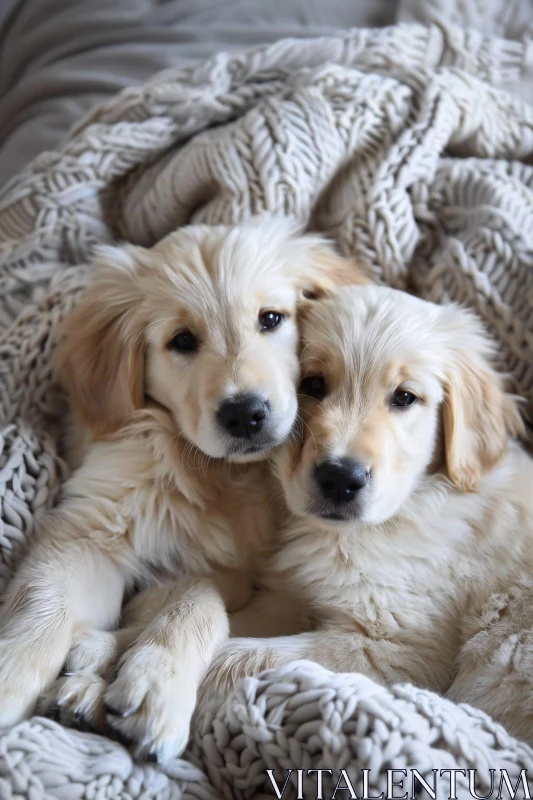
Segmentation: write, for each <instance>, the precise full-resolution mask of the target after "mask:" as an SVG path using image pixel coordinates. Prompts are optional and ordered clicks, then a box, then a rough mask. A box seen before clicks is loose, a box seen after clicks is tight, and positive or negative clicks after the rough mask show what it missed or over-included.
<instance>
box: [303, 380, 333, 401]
mask: <svg viewBox="0 0 533 800" xmlns="http://www.w3.org/2000/svg"><path fill="white" fill-rule="evenodd" d="M300 392H301V393H302V394H305V395H307V396H308V397H313V398H314V399H315V400H323V399H324V397H325V396H326V394H327V387H326V379H325V378H324V376H323V375H307V376H306V377H305V378H303V380H302V382H301V383H300Z"/></svg>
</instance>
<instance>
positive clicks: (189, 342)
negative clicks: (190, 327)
mask: <svg viewBox="0 0 533 800" xmlns="http://www.w3.org/2000/svg"><path fill="white" fill-rule="evenodd" d="M198 345H199V341H198V339H197V338H196V336H195V335H194V334H193V333H191V332H190V331H180V332H179V333H177V334H176V335H175V336H174V338H173V339H171V340H170V342H169V343H168V347H169V349H170V350H176V351H177V352H178V353H193V352H194V351H195V350H198Z"/></svg>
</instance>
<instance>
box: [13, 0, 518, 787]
mask: <svg viewBox="0 0 533 800" xmlns="http://www.w3.org/2000/svg"><path fill="white" fill-rule="evenodd" d="M431 5H433V6H436V5H437V4H435V3H433V4H431ZM489 5H490V4H489ZM502 8H503V4H502ZM532 62H533V59H532V51H531V47H530V45H529V44H528V43H527V42H526V43H519V42H517V41H506V40H503V39H497V38H490V37H486V36H484V35H482V34H481V33H479V32H475V31H473V30H470V31H465V30H464V29H462V28H459V27H454V26H452V25H449V24H447V23H445V22H444V21H443V20H442V19H440V18H439V17H438V15H437V22H436V23H434V24H429V25H428V26H424V25H421V24H406V25H399V26H395V27H393V28H385V29H380V30H357V31H352V32H349V33H346V34H345V35H343V36H339V37H337V38H330V39H320V40H312V41H299V42H296V41H282V42H280V43H278V44H276V45H274V46H270V47H268V48H263V49H259V50H255V51H253V52H250V53H247V54H245V55H241V56H237V57H232V58H229V57H225V56H220V57H217V58H216V59H214V60H213V61H210V62H209V63H207V64H204V65H201V66H199V67H195V68H187V69H183V70H171V71H167V72H166V73H164V74H161V75H158V76H157V77H156V78H154V79H153V80H152V81H151V82H150V83H148V84H146V85H144V86H142V87H140V88H137V89H128V90H127V91H125V92H123V93H122V94H121V95H119V96H118V97H116V98H115V99H113V100H112V101H111V102H109V103H107V104H106V105H104V106H101V107H98V108H97V109H96V110H95V111H94V112H93V113H92V114H91V115H90V116H89V118H87V119H85V120H84V122H83V123H82V124H81V125H80V126H79V127H78V129H77V130H76V131H74V132H73V134H72V135H71V136H70V138H69V139H68V141H67V142H66V143H65V145H64V146H63V148H62V149H61V150H60V151H58V152H54V153H47V154H44V155H43V156H41V157H40V158H38V159H37V160H36V161H35V162H33V163H32V164H31V165H30V167H29V168H28V169H27V170H26V171H25V172H24V173H23V174H21V175H20V176H18V177H17V178H16V179H15V180H14V181H13V182H12V183H11V184H10V185H9V186H8V187H7V188H6V189H5V191H4V192H3V194H2V195H1V196H0V298H1V299H0V512H1V514H0V582H1V584H2V585H5V582H6V581H7V580H8V579H9V577H10V575H11V574H12V571H13V569H14V567H15V566H16V563H17V560H18V559H19V558H20V555H21V553H22V551H23V548H24V546H25V545H26V543H27V542H28V540H29V539H30V538H31V536H32V531H33V529H34V525H35V522H36V521H37V520H38V518H39V516H40V515H41V514H42V513H43V512H44V511H45V510H46V509H47V508H48V507H50V506H51V505H52V504H53V503H54V501H55V499H56V498H57V494H58V490H59V488H60V485H61V481H62V479H63V477H64V466H63V463H62V461H61V459H60V458H59V456H58V452H57V447H56V444H57V435H58V429H59V425H60V422H61V415H62V410H63V409H62V401H61V398H60V396H59V394H58V393H57V390H56V388H55V386H54V384H53V380H52V375H51V369H50V363H51V354H52V351H53V348H54V345H55V338H56V334H55V330H56V324H57V322H58V320H59V319H60V318H61V317H62V316H63V315H64V314H65V313H66V312H67V311H68V310H69V309H70V307H71V306H72V305H73V303H74V302H75V301H76V298H77V296H78V295H79V292H80V290H81V289H82V288H83V286H84V285H85V282H86V280H87V276H88V274H89V271H90V267H89V266H87V265H88V263H89V261H90V256H91V252H92V250H93V248H94V246H95V245H97V244H100V243H102V242H110V241H112V240H114V239H116V238H117V237H122V238H125V239H129V240H131V241H134V242H138V243H142V244H150V243H152V242H154V241H156V240H157V239H158V238H159V237H161V236H163V235H164V234H166V233H167V232H168V231H170V230H171V229H173V228H175V227H176V226H178V225H183V224H185V223H188V222H207V223H217V222H237V221H239V220H241V219H243V218H245V217H247V216H248V215H251V214H253V213H257V212H260V211H263V210H268V211H274V212H280V211H283V212H284V213H285V214H288V215H294V216H295V217H297V218H299V219H300V220H301V221H302V222H303V223H304V224H306V225H308V226H309V227H311V228H314V229H318V230H321V231H325V232H326V233H327V234H329V235H330V236H331V237H332V238H334V239H335V241H336V242H337V244H338V247H339V248H340V250H341V251H342V252H344V253H346V254H351V255H354V256H356V257H357V258H358V259H360V260H361V261H363V262H364V263H365V264H367V265H368V267H369V268H370V269H371V271H372V273H373V275H374V277H375V279H376V280H379V281H383V282H386V283H388V284H391V285H393V286H395V287H398V288H403V289H408V290H410V291H414V292H416V293H418V294H420V295H421V296H423V297H426V298H430V299H432V300H436V301H438V302H445V301H449V300H455V301H459V302H461V303H465V304H467V305H469V306H471V307H472V308H474V309H475V310H476V311H477V312H478V313H479V314H480V315H481V316H482V317H483V319H484V320H485V322H486V324H487V326H488V327H489V328H490V330H491V331H492V333H493V334H494V335H495V336H496V337H497V338H498V340H499V342H500V344H501V354H502V366H503V368H504V369H505V370H506V371H507V372H508V373H510V375H511V376H512V378H513V379H514V382H515V385H516V389H517V391H518V392H520V393H521V394H522V395H523V397H524V398H525V401H526V404H525V405H526V407H529V408H531V407H532V405H533V356H532V353H533V315H532V311H531V308H532V305H533V168H532V167H531V166H530V163H531V158H532V156H533V108H531V107H530V106H529V105H526V104H525V103H524V102H523V101H522V100H521V99H519V98H518V97H517V95H516V93H515V94H511V93H507V91H506V87H507V88H512V89H514V90H515V92H516V87H517V86H518V87H519V86H520V85H521V80H522V78H524V80H525V79H526V78H527V77H528V76H529V78H531V63H532ZM291 768H292V770H293V772H292V773H290V774H289V773H288V772H287V770H289V769H291ZM317 768H327V769H330V770H332V771H333V775H332V776H331V780H332V781H333V784H332V785H333V786H334V785H335V783H336V781H337V779H338V778H339V775H340V772H339V771H340V770H341V769H345V770H346V771H347V774H348V775H349V777H350V778H351V780H352V783H353V785H354V789H355V790H356V791H357V796H361V795H360V792H361V785H362V783H361V781H362V776H363V773H362V772H361V771H362V770H365V769H366V770H369V771H368V772H367V773H365V774H366V779H367V780H368V792H369V796H373V795H379V793H380V792H381V791H385V790H386V781H387V772H386V771H387V769H393V768H398V769H405V768H408V769H417V770H419V772H420V774H421V775H422V776H425V777H426V779H427V780H428V781H430V785H432V783H431V781H432V780H433V776H434V773H433V772H432V770H435V769H437V770H450V769H451V770H453V769H459V770H463V771H464V772H465V774H464V775H463V774H462V773H460V774H459V773H458V774H457V787H458V788H457V793H458V795H457V796H458V797H461V798H462V797H467V796H470V794H469V780H470V779H471V773H470V774H469V773H468V772H467V770H474V769H477V770H478V773H477V776H476V781H477V782H476V784H475V789H476V791H477V792H478V794H479V795H481V796H482V795H483V794H487V790H488V788H489V789H490V775H489V770H490V769H491V768H492V769H495V770H496V771H497V772H496V790H495V791H497V787H498V781H499V779H500V778H499V775H500V772H498V771H501V770H506V772H505V773H504V774H505V775H506V776H508V778H509V780H511V781H512V784H513V785H514V784H515V783H516V781H517V779H518V778H519V775H520V772H521V770H522V769H530V770H531V771H532V772H531V775H532V777H533V752H532V751H531V750H530V749H529V748H528V747H526V746H525V745H523V744H521V743H519V742H518V741H516V740H513V739H512V738H511V737H510V736H509V735H508V734H507V733H506V732H505V731H504V730H503V729H502V728H501V727H499V726H498V725H496V724H494V723H493V722H492V721H491V720H490V719H489V718H488V717H486V716H485V715H484V714H482V713H480V712H478V711H475V710H473V709H470V708H468V707H465V706H461V707H457V706H454V705H453V704H452V703H450V702H448V701H446V700H444V699H442V698H439V697H437V696H436V695H433V694H431V693H430V692H427V691H422V690H418V689H415V688H413V687H411V686H395V687H393V688H391V689H385V688H382V687H379V686H377V685H375V684H374V683H372V681H370V680H368V679H366V678H364V677H363V676H360V675H332V674H330V673H327V672H325V671H324V670H323V669H321V668H319V667H317V666H316V665H313V664H310V663H303V662H302V663H298V664H295V665H293V666H292V667H290V668H287V669H284V670H282V671H280V672H277V673H267V674H264V675H263V676H260V677H259V678H257V679H252V678H250V679H247V680H246V681H244V682H243V683H242V684H241V685H240V686H239V687H237V689H236V690H235V692H234V693H233V694H232V695H231V696H230V697H229V698H228V699H227V701H226V703H225V704H224V705H223V706H222V707H221V708H218V709H213V710H208V711H205V712H204V713H203V714H202V716H201V718H199V719H198V720H197V721H196V725H195V727H194V732H193V739H192V742H191V745H190V748H189V751H188V752H187V754H186V759H179V760H176V761H175V762H173V763H171V764H170V765H168V766H167V767H166V768H165V770H162V769H160V768H158V767H156V766H155V765H153V764H135V763H134V762H133V761H132V759H131V758H130V755H129V754H128V752H127V751H126V750H125V749H124V748H123V747H122V746H120V745H119V744H118V743H116V742H112V741H109V740H106V739H104V738H101V737H98V736H95V735H91V734H88V733H80V732H75V731H71V730H67V729H64V728H62V727H61V726H59V725H58V724H56V723H55V722H53V721H49V720H45V719H39V718H34V719H31V720H29V721H27V722H24V723H22V724H20V725H18V726H16V727H15V728H14V729H12V730H10V731H8V732H5V733H4V734H3V735H2V736H1V737H0V798H1V800H8V799H9V798H13V800H14V798H21V797H25V798H32V800H45V798H46V800H49V799H50V798H62V799H63V800H69V799H70V798H85V799H86V800H89V798H124V800H126V798H141V797H142V798H146V800H155V798H158V800H163V799H164V798H165V799H166V798H176V799H177V798H181V797H183V798H185V797H188V798H198V799H201V800H208V799H209V800H211V799H212V798H216V797H221V796H223V797H227V798H233V797H235V798H256V797H258V798H259V797H261V796H264V797H270V798H272V797H274V796H276V793H278V796H279V793H280V792H282V789H283V786H284V783H285V779H286V778H287V776H288V783H287V788H286V790H285V793H284V796H285V797H294V796H296V789H295V787H297V786H298V781H299V780H302V781H304V784H303V785H304V786H305V787H306V791H307V792H308V793H307V794H306V795H305V796H307V797H315V796H316V794H317V791H316V775H314V774H313V775H307V774H305V775H304V774H303V773H298V772H297V770H298V769H300V770H304V771H306V770H307V769H317ZM267 769H273V770H275V772H274V773H271V775H272V777H270V776H269V774H268V773H267V772H266V770H267ZM502 774H503V773H502ZM325 777H326V778H327V777H328V776H327V775H326V776H325ZM400 777H401V776H400ZM397 778H398V776H396V779H397ZM273 779H274V781H275V785H274V782H273ZM309 782H310V783H309ZM326 783H327V782H326ZM326 783H325V785H326ZM340 785H341V786H346V783H344V782H342V781H341V783H340ZM313 786H314V788H313ZM407 786H408V789H409V791H410V784H407ZM275 787H277V789H276V788H275ZM330 788H331V787H330ZM404 791H405V790H404ZM440 791H441V793H440V794H437V796H438V797H448V796H450V793H449V783H448V788H444V789H441V790H440ZM504 791H505V784H504ZM291 792H292V794H291ZM324 792H325V794H324V796H331V791H330V794H329V795H328V794H327V793H326V790H324ZM395 792H396V794H397V796H401V794H402V793H403V792H401V791H400V790H399V789H398V788H397V789H395ZM337 796H339V797H348V796H350V794H349V792H347V791H346V790H345V791H344V792H342V793H340V792H339V793H338V794H337ZM352 796H353V795H352ZM504 796H505V795H504ZM517 796H522V795H521V794H520V793H519V794H518V795H517Z"/></svg>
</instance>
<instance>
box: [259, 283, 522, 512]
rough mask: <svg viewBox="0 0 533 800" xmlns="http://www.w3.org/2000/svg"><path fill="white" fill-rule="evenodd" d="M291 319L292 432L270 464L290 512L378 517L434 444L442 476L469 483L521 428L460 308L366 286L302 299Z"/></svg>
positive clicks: (413, 478) (398, 497)
mask: <svg viewBox="0 0 533 800" xmlns="http://www.w3.org/2000/svg"><path fill="white" fill-rule="evenodd" d="M302 318H303V319H302V341H303V349H302V370H303V379H302V383H301V387H300V394H301V409H300V413H301V417H302V420H303V425H302V438H301V441H300V442H299V443H298V445H297V446H296V447H294V446H292V447H291V446H290V445H287V446H286V447H284V448H282V449H281V451H280V453H279V454H278V456H277V458H276V461H275V463H276V467H277V472H278V474H279V477H280V479H281V482H282V484H283V487H284V491H285V494H286V498H287V502H288V505H289V507H290V508H291V510H292V511H293V512H294V513H296V514H298V515H303V516H306V515H312V516H318V517H320V518H322V519H327V520H337V521H339V520H340V521H343V520H344V521H348V520H354V519H358V520H360V521H361V522H365V523H369V524H377V523H381V522H384V521H386V520H388V519H390V518H391V517H392V516H393V515H394V514H396V513H397V512H398V511H399V510H400V509H401V508H402V506H403V505H404V504H405V502H406V501H407V500H408V498H409V497H410V495H411V494H412V493H413V491H414V490H415V489H416V488H417V487H418V486H419V485H420V482H421V480H422V479H423V477H424V476H425V475H427V473H428V471H430V470H432V471H433V470H434V469H435V464H436V463H437V462H438V459H439V457H440V456H441V454H440V452H439V448H440V447H444V450H445V452H444V453H443V454H442V458H441V459H440V460H441V462H442V463H443V469H444V470H446V472H447V474H448V477H449V479H450V480H451V481H452V482H453V483H454V484H455V486H456V487H457V488H458V489H460V490H463V491H475V490H476V487H477V483H478V481H479V479H480V476H481V475H482V473H483V472H485V471H487V470H490V469H491V468H492V467H493V466H494V465H495V464H496V463H497V461H498V459H499V458H500V457H501V456H502V455H503V453H504V451H505V448H506V445H507V440H508V437H509V435H516V434H518V433H520V431H521V430H522V423H521V420H520V417H519V415H518V412H517V409H516V405H515V403H514V400H513V399H512V398H511V397H510V396H509V395H506V394H505V392H504V391H503V388H502V384H501V379H500V378H499V376H498V375H497V373H496V372H495V371H494V370H493V369H492V367H491V366H490V363H489V360H488V358H489V356H490V355H491V346H490V344H489V342H488V340H487V337H486V336H485V334H484V332H483V329H482V327H481V325H480V323H479V322H478V321H477V320H476V319H475V317H474V316H473V315H472V314H470V313H469V312H466V311H464V310H460V309H458V308H456V307H440V306H437V305H434V304H432V303H427V302H424V301H422V300H419V299H417V298H415V297H411V296H409V295H407V294H404V293H402V292H397V291H394V290H392V289H386V288H378V287H371V286H368V287H357V288H356V287H353V288H345V289H342V290H339V291H337V292H335V293H334V294H332V295H331V296H330V297H328V298H325V299H323V300H321V301H320V302H319V303H316V304H315V305H314V306H311V305H309V306H307V307H305V306H304V307H302ZM441 426H442V427H443V434H442V436H441V435H440V431H441ZM442 442H443V443H444V444H443V445H442Z"/></svg>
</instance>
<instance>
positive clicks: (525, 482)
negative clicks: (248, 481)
mask: <svg viewBox="0 0 533 800" xmlns="http://www.w3.org/2000/svg"><path fill="white" fill-rule="evenodd" d="M303 344H304V347H303V370H304V378H305V376H307V377H309V376H314V377H315V378H319V379H320V381H321V383H320V385H322V386H323V388H324V396H323V397H320V398H319V399H313V398H303V399H302V412H301V413H302V416H303V419H304V421H305V425H304V426H303V428H302V437H301V441H300V442H299V443H298V444H296V445H295V444H294V443H290V444H287V445H286V446H285V447H283V448H281V450H280V451H279V452H278V454H277V455H275V457H274V461H275V467H276V472H277V475H278V478H279V480H280V482H281V485H282V487H283V492H284V495H285V498H286V502H287V505H288V507H289V508H290V510H291V512H292V514H293V518H292V521H291V522H290V523H289V524H288V525H287V526H286V528H285V529H284V531H283V534H282V541H281V547H280V550H279V554H278V556H277V557H276V559H275V562H274V565H273V567H272V569H271V572H270V574H269V575H268V576H267V578H266V579H265V582H266V585H267V588H266V589H265V590H264V592H263V594H262V596H261V597H260V598H259V599H258V600H256V601H255V602H252V604H251V606H250V608H249V609H248V610H246V609H245V610H244V611H243V612H242V613H241V614H240V615H239V627H240V631H241V632H245V633H248V634H250V635H254V626H255V624H256V616H255V614H254V606H256V605H257V604H258V603H259V604H261V605H262V607H263V609H265V608H268V605H269V601H268V597H269V593H270V597H272V598H273V597H277V598H278V602H280V598H282V597H284V602H285V605H286V607H287V608H292V607H295V605H296V604H297V605H299V607H301V608H302V609H304V610H305V611H306V614H307V615H308V617H309V618H310V619H311V621H312V628H313V629H312V630H309V631H308V632H305V633H301V634H299V635H294V636H283V637H274V638H270V639H261V638H248V639H247V638H234V639H232V640H230V641H228V642H227V644H226V645H224V646H223V648H222V649H221V650H220V652H219V654H218V655H217V656H216V658H215V661H214V663H213V665H212V667H211V669H210V672H209V674H208V678H207V680H206V684H205V692H204V695H205V696H206V697H212V696H213V695H217V694H218V695H220V694H221V693H222V694H224V693H225V692H226V691H227V690H228V688H229V687H230V686H231V685H232V684H233V683H234V681H235V680H237V679H238V678H239V677H242V676H244V675H248V674H253V673H257V672H259V671H261V670H263V669H266V668H274V667H276V668H277V667H279V666H281V665H284V664H286V663H288V662H290V661H292V660H294V659H312V660H315V661H318V662H319V663H320V664H322V665H323V666H325V667H326V668H328V669H331V670H335V671H343V672H344V671H358V672H363V673H365V674H367V675H369V676H370V677H372V678H374V679H375V680H377V681H381V682H384V683H391V682H396V681H409V682H413V683H415V684H417V685H419V686H424V687H429V688H431V689H433V690H437V691H439V692H448V693H449V695H450V696H451V697H453V698H454V699H455V700H459V701H467V702H472V703H474V704H476V705H478V706H480V707H481V708H483V709H485V710H486V711H488V712H489V713H491V714H493V715H494V716H495V717H496V718H497V719H499V720H501V721H502V722H503V723H504V724H505V725H506V726H507V727H508V729H509V730H511V731H513V732H516V733H518V734H519V735H521V736H524V737H526V738H528V739H529V740H530V741H532V740H533V702H532V697H533V679H532V678H531V675H532V674H533V671H532V667H533V657H532V655H531V653H532V652H533V648H532V646H531V639H532V635H531V633H530V631H531V630H532V629H533V626H532V623H533V611H532V610H531V609H532V608H533V606H531V602H530V600H531V594H532V589H531V578H532V576H533V495H532V492H531V487H532V486H533V462H532V460H531V458H530V457H529V456H528V455H527V454H526V453H525V452H524V450H523V449H522V448H521V447H520V446H519V445H518V444H517V443H516V441H515V439H516V438H517V437H518V436H520V435H521V434H522V433H523V425H522V422H521V419H520V416H519V413H518V410H517V405H516V402H515V399H514V398H513V397H512V396H510V395H509V394H507V393H506V392H505V391H504V387H503V385H502V380H501V378H500V377H499V375H498V374H497V373H496V372H495V371H494V370H493V368H492V367H491V364H490V358H491V356H492V345H491V343H490V341H489V339H488V338H487V336H486V334H485V332H484V331H483V329H482V327H481V325H480V323H479V322H478V321H477V319H476V318H475V317H474V316H473V315H472V314H471V313H469V312H466V311H464V310H460V309H458V308H455V307H439V306H436V305H433V304H430V303H427V302H424V301H422V300H419V299H416V298H414V297H411V296H408V295H406V294H402V293H400V292H396V291H394V290H391V289H386V288H377V287H360V288H346V289H341V290H339V291H338V292H336V293H335V294H334V295H333V296H332V297H331V298H326V299H324V300H322V301H321V302H320V303H317V304H316V305H315V306H314V307H312V306H310V305H309V306H308V307H307V308H304V310H303ZM313 385H315V386H316V385H317V384H316V382H315V384H313V383H312V382H311V383H310V381H309V380H304V382H303V387H308V386H311V387H312V386H313ZM404 392H408V393H410V394H411V395H412V396H413V397H415V398H416V399H415V400H414V401H413V402H412V403H411V404H410V405H406V406H404V407H401V406H398V405H397V403H398V398H399V399H400V400H403V399H405V396H404V395H403V394H402V393H404ZM346 458H349V459H353V460H356V461H357V462H358V463H359V464H361V465H363V466H364V469H365V470H366V471H365V476H366V483H365V485H364V486H362V487H360V489H359V490H358V491H355V492H354V493H353V498H352V499H351V500H350V501H347V502H344V503H343V502H337V501H336V500H331V499H328V497H324V494H323V492H322V491H321V489H320V485H319V483H318V481H317V474H318V473H317V472H316V470H317V467H319V466H320V465H321V464H323V463H324V462H325V461H328V462H333V463H340V462H341V459H346ZM517 584H522V588H521V589H516V588H515V589H513V590H512V591H511V592H510V593H509V590H510V589H511V587H513V586H514V587H516V586H517ZM524 587H526V588H524ZM527 587H529V588H527ZM523 592H526V594H525V595H524V594H523ZM502 593H503V594H502ZM296 601H297V602H296ZM513 609H514V611H513ZM511 611H512V616H511V617H510V618H509V616H508V615H509V614H510V613H511ZM247 614H250V618H249V623H248V626H247V625H246V615H247ZM498 637H501V638H498Z"/></svg>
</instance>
